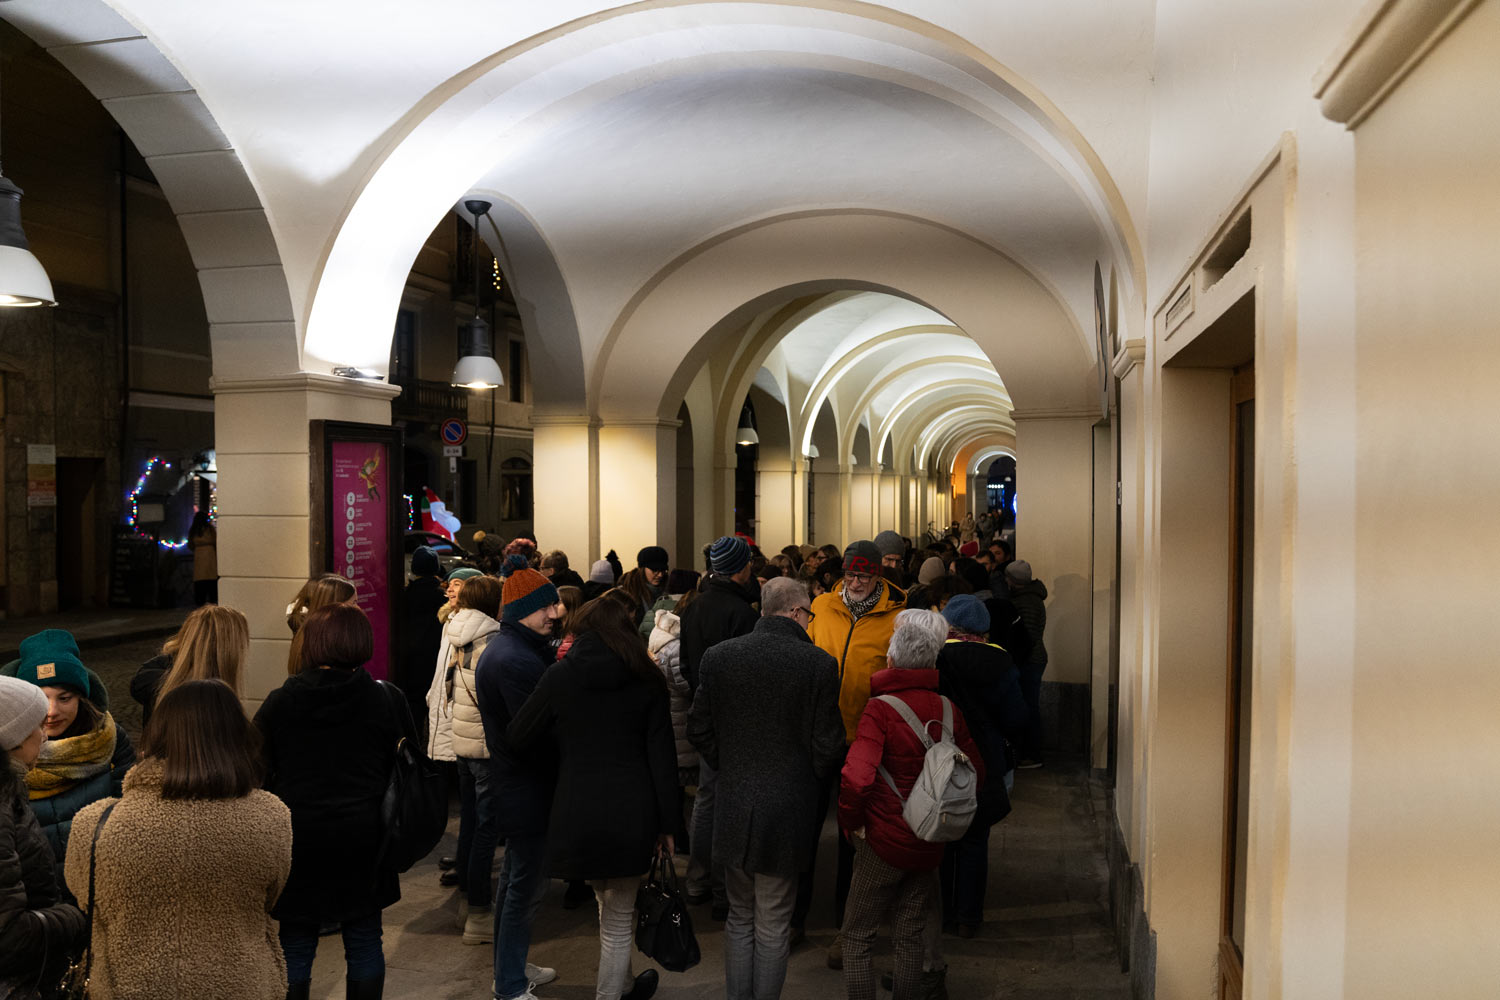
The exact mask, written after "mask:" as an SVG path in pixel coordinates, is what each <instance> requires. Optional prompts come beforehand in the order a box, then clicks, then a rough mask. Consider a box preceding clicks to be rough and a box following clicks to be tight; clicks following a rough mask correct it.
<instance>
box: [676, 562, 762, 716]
mask: <svg viewBox="0 0 1500 1000" xmlns="http://www.w3.org/2000/svg"><path fill="white" fill-rule="evenodd" d="M698 591H699V593H698V599H697V600H695V601H693V603H692V604H689V605H688V606H687V607H686V608H684V609H683V610H682V676H683V677H684V678H686V679H687V682H688V686H689V687H691V688H692V689H693V690H695V691H696V690H697V689H698V664H699V662H700V661H701V660H702V659H703V653H704V651H705V650H707V649H708V648H710V647H711V646H713V645H715V644H717V643H720V642H723V641H724V640H725V639H733V638H734V637H735V636H740V635H749V634H750V630H751V629H753V628H754V627H755V623H756V621H757V620H758V619H759V618H760V615H759V613H757V612H756V610H755V604H756V602H757V601H759V600H760V591H759V590H758V589H755V583H754V579H753V578H752V581H751V583H750V584H748V585H746V586H741V585H740V584H738V583H735V582H734V581H733V580H731V579H730V578H729V577H727V576H711V577H709V578H708V579H707V580H704V581H703V584H702V586H700V587H699V588H698Z"/></svg>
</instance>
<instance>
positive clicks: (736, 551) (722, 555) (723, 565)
mask: <svg viewBox="0 0 1500 1000" xmlns="http://www.w3.org/2000/svg"><path fill="white" fill-rule="evenodd" d="M749 562H750V546H748V545H746V544H745V540H744V539H743V538H741V537H739V536H738V535H725V536H724V537H722V538H720V539H719V540H718V541H716V542H714V543H713V544H712V545H710V546H709V548H708V564H709V565H710V566H712V567H713V568H714V572H715V573H718V574H720V575H722V576H734V574H736V573H738V572H739V571H740V570H742V569H744V568H745V565H746V564H747V563H749Z"/></svg>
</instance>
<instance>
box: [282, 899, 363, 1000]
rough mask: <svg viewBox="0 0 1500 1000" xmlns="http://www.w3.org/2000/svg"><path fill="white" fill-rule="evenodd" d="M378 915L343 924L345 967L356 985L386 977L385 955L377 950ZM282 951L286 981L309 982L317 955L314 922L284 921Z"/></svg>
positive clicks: (316, 932) (316, 933)
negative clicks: (284, 960) (284, 957)
mask: <svg viewBox="0 0 1500 1000" xmlns="http://www.w3.org/2000/svg"><path fill="white" fill-rule="evenodd" d="M380 930H381V928H380V911H379V910H376V911H375V912H374V913H372V914H370V915H369V916H367V917H358V918H356V919H354V920H345V921H344V925H343V928H342V933H343V936H344V964H345V965H346V966H347V967H348V972H347V975H348V977H349V978H350V979H353V980H355V981H356V982H367V981H369V980H372V979H379V978H380V977H381V976H383V975H384V974H385V953H384V952H383V951H381V950H380ZM281 951H282V953H283V954H284V955H286V981H287V982H288V983H292V984H296V983H305V982H309V981H310V980H311V979H312V968H313V957H314V956H315V955H317V953H318V922H317V921H316V920H283V921H282V922H281Z"/></svg>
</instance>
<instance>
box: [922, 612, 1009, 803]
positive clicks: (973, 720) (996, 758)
mask: <svg viewBox="0 0 1500 1000" xmlns="http://www.w3.org/2000/svg"><path fill="white" fill-rule="evenodd" d="M937 668H938V693H939V694H942V695H946V696H947V697H948V698H950V699H951V700H952V701H953V704H954V705H956V706H958V710H959V711H960V712H962V713H963V716H964V721H965V722H966V723H967V724H968V726H969V735H970V736H972V737H973V738H974V744H975V746H977V747H978V748H979V756H981V757H982V758H984V771H985V774H987V775H990V776H991V778H990V780H989V781H986V782H985V783H984V785H983V786H981V788H980V789H979V805H980V809H981V812H982V814H983V816H984V817H985V818H986V819H987V820H988V821H989V822H991V823H998V822H999V821H1000V820H1002V819H1004V818H1005V817H1006V815H1008V814H1009V813H1010V798H1009V796H1008V795H1007V794H1006V792H1005V782H1003V781H1001V780H999V779H1000V778H1001V777H1002V776H1003V775H1004V774H1005V772H1006V771H1009V770H1010V769H1011V767H1012V766H1013V765H1012V762H1011V760H1010V753H1009V751H1008V750H1007V748H1006V743H1007V740H1011V741H1012V742H1014V741H1013V740H1012V737H1017V738H1018V737H1019V736H1020V733H1021V730H1022V729H1023V728H1025V726H1026V714H1027V713H1026V699H1025V698H1023V697H1021V685H1020V671H1019V670H1018V669H1017V668H1016V664H1015V661H1014V660H1012V658H1011V656H1010V654H1009V653H1007V652H1006V651H1005V650H1003V649H1001V648H1000V647H999V646H994V645H991V644H989V643H985V642H960V641H958V640H956V639H950V640H948V641H947V642H945V643H944V644H943V648H942V649H941V650H940V651H939V652H938V658H937Z"/></svg>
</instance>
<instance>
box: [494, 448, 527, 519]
mask: <svg viewBox="0 0 1500 1000" xmlns="http://www.w3.org/2000/svg"><path fill="white" fill-rule="evenodd" d="M500 520H502V521H529V520H531V463H530V462H528V461H527V460H526V459H524V458H507V459H506V460H505V461H503V462H501V463H500Z"/></svg>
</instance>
